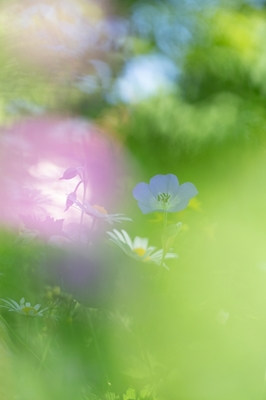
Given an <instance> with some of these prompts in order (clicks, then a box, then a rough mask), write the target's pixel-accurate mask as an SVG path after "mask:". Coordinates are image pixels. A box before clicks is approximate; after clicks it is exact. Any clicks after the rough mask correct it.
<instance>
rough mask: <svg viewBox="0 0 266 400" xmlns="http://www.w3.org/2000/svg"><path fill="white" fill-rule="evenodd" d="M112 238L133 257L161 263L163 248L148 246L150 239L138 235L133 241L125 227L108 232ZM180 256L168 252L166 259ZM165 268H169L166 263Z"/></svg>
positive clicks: (143, 260)
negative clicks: (157, 248)
mask: <svg viewBox="0 0 266 400" xmlns="http://www.w3.org/2000/svg"><path fill="white" fill-rule="evenodd" d="M107 233H108V235H109V236H111V237H110V240H111V241H112V242H113V243H115V244H116V245H117V246H118V247H120V249H122V250H123V251H124V252H125V253H126V254H127V255H128V256H129V257H133V258H135V259H136V260H138V261H142V262H149V263H155V264H157V265H161V262H162V257H163V249H160V250H156V247H154V246H148V243H149V239H147V238H140V237H138V236H136V237H135V239H134V240H133V241H132V239H131V238H130V236H129V235H128V233H127V232H126V231H124V230H123V229H122V230H121V232H119V231H118V230H116V229H113V231H112V232H107ZM169 258H178V255H177V254H176V253H166V254H165V255H164V259H169ZM163 266H164V268H166V269H169V268H168V267H167V265H166V264H165V263H163Z"/></svg>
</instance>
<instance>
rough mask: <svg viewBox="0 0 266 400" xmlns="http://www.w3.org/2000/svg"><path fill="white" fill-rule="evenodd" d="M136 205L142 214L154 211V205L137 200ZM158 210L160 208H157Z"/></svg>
mask: <svg viewBox="0 0 266 400" xmlns="http://www.w3.org/2000/svg"><path fill="white" fill-rule="evenodd" d="M138 206H139V208H140V209H141V211H142V213H143V214H148V213H153V212H156V210H154V207H152V206H149V205H146V204H143V203H141V202H138ZM159 211H160V210H159Z"/></svg>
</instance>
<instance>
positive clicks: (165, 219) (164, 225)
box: [160, 212, 168, 267]
mask: <svg viewBox="0 0 266 400" xmlns="http://www.w3.org/2000/svg"><path fill="white" fill-rule="evenodd" d="M167 216H168V215H167V212H166V213H164V221H163V235H162V247H163V254H162V261H161V264H160V266H161V267H162V266H163V263H164V257H165V254H166V250H167V249H166V248H165V241H164V237H165V233H166V229H167Z"/></svg>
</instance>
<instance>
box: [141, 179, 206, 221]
mask: <svg viewBox="0 0 266 400" xmlns="http://www.w3.org/2000/svg"><path fill="white" fill-rule="evenodd" d="M197 194H198V191H197V189H196V187H195V185H193V183H190V182H186V183H183V184H182V185H179V182H178V179H177V177H176V176H175V175H173V174H167V175H155V176H154V177H153V178H151V180H150V183H149V184H148V183H144V182H141V183H138V184H137V185H136V186H135V188H134V189H133V196H134V198H135V199H136V200H137V201H138V206H139V208H140V209H141V211H142V212H143V214H148V213H152V212H176V211H181V210H184V208H186V207H187V205H188V203H189V200H190V199H191V198H192V197H194V196H196V195H197Z"/></svg>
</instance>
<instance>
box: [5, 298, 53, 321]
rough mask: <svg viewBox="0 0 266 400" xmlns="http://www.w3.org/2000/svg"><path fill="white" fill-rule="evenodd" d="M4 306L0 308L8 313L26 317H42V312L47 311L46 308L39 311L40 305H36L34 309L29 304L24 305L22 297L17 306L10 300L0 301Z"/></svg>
mask: <svg viewBox="0 0 266 400" xmlns="http://www.w3.org/2000/svg"><path fill="white" fill-rule="evenodd" d="M1 300H2V301H3V302H4V303H5V304H6V305H4V306H0V307H3V308H7V309H8V311H14V312H17V313H18V314H21V315H25V316H28V317H43V313H44V311H46V310H47V309H48V307H46V308H43V309H42V310H40V307H41V305H40V304H36V305H35V306H34V307H33V306H32V305H31V303H28V302H27V303H25V299H24V297H22V299H21V300H20V302H19V304H18V303H17V302H16V301H15V300H12V299H9V301H8V300H4V299H1Z"/></svg>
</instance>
